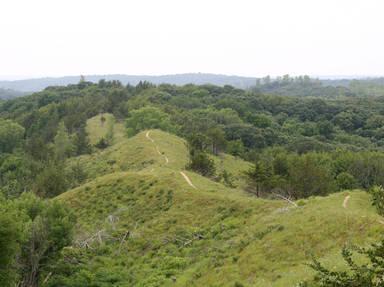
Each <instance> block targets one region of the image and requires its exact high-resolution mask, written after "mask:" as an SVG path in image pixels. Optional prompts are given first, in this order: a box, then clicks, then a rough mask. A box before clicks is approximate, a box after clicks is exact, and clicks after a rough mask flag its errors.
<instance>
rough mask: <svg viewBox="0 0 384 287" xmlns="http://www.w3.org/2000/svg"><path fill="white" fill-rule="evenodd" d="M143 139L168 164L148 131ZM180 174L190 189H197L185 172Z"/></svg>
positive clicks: (166, 158)
mask: <svg viewBox="0 0 384 287" xmlns="http://www.w3.org/2000/svg"><path fill="white" fill-rule="evenodd" d="M145 137H146V138H147V139H148V140H150V141H151V142H152V143H154V144H155V149H156V151H157V153H158V154H159V155H161V156H163V157H164V160H165V164H168V163H169V159H168V157H167V156H166V155H164V154H162V153H161V152H160V150H159V147H158V146H157V145H156V143H155V140H154V139H153V138H151V136H150V131H147V132H146V134H145ZM180 174H181V176H182V177H183V178H184V180H185V181H186V182H187V183H188V185H189V186H191V187H192V188H194V189H197V187H196V186H195V185H194V184H193V183H192V181H191V179H190V178H189V177H188V175H186V174H185V172H183V171H180Z"/></svg>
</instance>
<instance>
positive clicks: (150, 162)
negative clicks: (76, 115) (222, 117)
mask: <svg viewBox="0 0 384 287" xmlns="http://www.w3.org/2000/svg"><path fill="white" fill-rule="evenodd" d="M101 116H102V115H98V116H96V117H93V118H91V119H89V120H88V121H87V132H88V134H89V137H90V142H91V143H92V144H95V143H97V142H98V141H99V140H100V139H101V138H102V137H105V136H106V133H107V129H108V128H107V127H108V126H110V121H114V119H113V116H112V115H110V114H103V117H104V118H105V122H101V121H100V118H101ZM113 143H114V144H113V145H112V146H110V147H108V148H107V149H105V150H101V151H97V152H95V153H93V154H91V155H85V156H81V157H78V158H75V159H71V161H72V162H79V163H80V164H81V165H82V166H83V167H84V169H85V171H86V172H87V174H88V177H89V178H90V179H94V178H95V177H97V176H100V175H105V174H109V173H113V172H120V171H143V170H147V171H152V172H154V173H155V174H158V173H162V172H167V171H169V169H171V170H175V171H178V172H180V171H183V170H184V169H185V166H186V165H187V163H188V151H187V146H186V143H185V141H184V140H183V139H181V138H179V137H177V136H175V135H171V134H169V133H166V132H163V131H160V130H151V131H143V132H141V133H139V134H137V135H136V136H134V137H132V138H127V137H126V136H125V130H124V127H123V124H122V123H119V122H116V123H114V124H113ZM213 159H214V161H215V163H216V165H217V170H218V173H221V172H222V171H224V170H226V171H227V172H229V173H230V174H231V175H233V177H234V183H235V185H236V186H238V187H240V188H241V187H244V185H245V180H244V176H243V174H244V172H245V171H246V170H248V168H249V167H250V163H248V162H245V161H243V160H241V159H239V158H235V157H233V156H230V155H226V154H223V155H220V156H218V157H215V156H213ZM183 173H185V174H186V175H188V172H186V171H183ZM192 176H193V175H192ZM196 180H197V181H199V180H200V178H198V179H196Z"/></svg>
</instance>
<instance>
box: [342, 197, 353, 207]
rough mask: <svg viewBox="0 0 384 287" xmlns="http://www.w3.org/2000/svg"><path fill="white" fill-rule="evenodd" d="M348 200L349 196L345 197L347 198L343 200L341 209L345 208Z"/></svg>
mask: <svg viewBox="0 0 384 287" xmlns="http://www.w3.org/2000/svg"><path fill="white" fill-rule="evenodd" d="M350 198H351V196H350V195H347V196H346V197H345V198H344V201H343V207H344V208H347V206H348V201H349V199H350Z"/></svg>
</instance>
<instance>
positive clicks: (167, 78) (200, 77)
mask: <svg viewBox="0 0 384 287" xmlns="http://www.w3.org/2000/svg"><path fill="white" fill-rule="evenodd" d="M101 79H105V80H107V81H111V80H117V81H120V82H121V83H122V84H124V85H126V84H131V85H137V84H138V83H139V82H140V81H147V82H151V83H153V84H163V83H167V84H173V85H185V84H196V85H202V84H212V85H218V86H224V85H231V86H234V87H237V88H243V89H246V88H249V87H251V86H254V85H255V84H256V78H251V77H240V76H227V75H217V74H203V73H190V74H177V75H161V76H146V75H89V76H85V80H87V81H89V82H94V83H96V82H98V81H100V80H101ZM79 80H80V76H66V77H60V78H37V79H26V80H17V81H0V88H6V89H15V90H19V91H25V92H27V91H32V92H36V91H41V90H43V89H45V88H46V87H48V86H66V85H69V84H77V83H78V82H79Z"/></svg>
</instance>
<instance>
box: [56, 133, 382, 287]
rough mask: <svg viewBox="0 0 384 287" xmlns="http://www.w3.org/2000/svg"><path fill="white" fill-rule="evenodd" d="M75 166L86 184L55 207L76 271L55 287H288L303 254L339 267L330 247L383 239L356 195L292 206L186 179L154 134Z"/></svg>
mask: <svg viewBox="0 0 384 287" xmlns="http://www.w3.org/2000/svg"><path fill="white" fill-rule="evenodd" d="M165 157H167V158H168V162H167V161H166V160H165ZM79 160H80V161H81V162H82V164H84V165H85V166H86V167H87V170H88V171H89V172H91V173H93V177H90V178H89V182H87V183H86V184H84V185H82V186H80V187H78V188H76V189H74V190H71V191H69V192H66V193H64V194H62V195H61V196H60V197H59V198H58V199H59V200H61V201H64V202H66V203H68V204H69V205H70V206H72V207H73V209H74V211H75V213H76V214H77V216H78V226H77V233H76V244H75V246H74V247H73V248H70V249H67V250H66V254H65V258H66V260H67V261H70V262H77V263H76V265H75V268H73V269H70V270H69V271H68V274H66V275H65V276H62V277H60V276H57V277H54V279H55V280H61V281H60V282H61V285H60V286H80V285H81V284H83V285H81V286H84V285H91V284H94V285H95V286H294V285H295V284H296V283H297V282H299V281H300V280H302V279H306V278H308V277H309V276H311V274H312V273H311V270H310V269H309V268H308V267H307V266H306V265H304V263H306V262H308V260H310V258H311V256H312V255H315V256H317V257H320V258H321V260H322V261H324V262H326V263H327V264H328V266H334V268H339V267H341V266H342V260H341V257H340V254H339V249H340V247H342V246H343V245H344V244H346V243H359V244H365V243H368V242H370V241H371V240H373V239H377V238H378V237H379V236H380V233H382V232H383V230H384V226H383V224H382V221H381V217H380V216H378V215H377V214H376V212H375V210H374V209H373V208H372V206H371V205H370V200H369V195H368V194H367V193H365V192H360V191H352V192H343V193H338V194H333V195H331V196H328V197H323V198H309V199H308V200H302V201H301V202H300V204H299V207H295V206H294V205H293V204H289V203H287V202H285V201H278V200H275V201H268V200H262V199H258V198H254V197H251V196H248V195H247V194H245V193H243V192H240V191H238V190H234V189H231V188H227V187H225V186H223V185H221V184H219V183H216V182H213V181H211V180H209V179H207V178H204V177H202V176H200V175H198V174H195V173H193V172H187V171H185V170H184V166H185V164H186V162H187V150H186V147H185V144H184V141H183V140H182V139H180V138H178V137H176V136H173V135H170V134H167V133H164V132H162V131H157V130H154V131H145V132H142V133H139V134H138V135H136V136H135V137H133V138H130V139H126V138H124V137H122V138H121V139H120V140H117V141H116V143H115V144H114V145H113V146H111V147H109V148H107V149H106V150H104V151H101V152H98V153H96V154H93V155H90V156H85V157H81V158H80V159H79ZM230 160H231V161H236V159H233V158H231V159H230ZM223 161H225V157H224V159H223ZM243 164H244V165H246V163H243ZM223 165H225V163H223ZM227 165H228V166H229V167H232V166H236V164H233V163H232V162H230V163H227ZM96 166H97V167H96ZM229 167H228V168H229ZM181 171H182V172H184V173H185V175H186V176H187V177H188V178H189V179H190V181H191V182H192V183H193V185H194V186H195V187H196V188H193V187H192V186H190V185H189V183H188V182H187V180H186V179H185V177H184V176H182V175H181V174H180V172H181ZM233 172H235V171H233ZM348 196H349V197H348ZM345 198H348V200H347V203H345V201H346V200H345ZM73 282H75V283H76V284H78V285H75V284H74V283H73ZM71 284H72V285H71ZM79 284H80V285H79ZM236 284H237V285H236Z"/></svg>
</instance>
